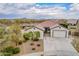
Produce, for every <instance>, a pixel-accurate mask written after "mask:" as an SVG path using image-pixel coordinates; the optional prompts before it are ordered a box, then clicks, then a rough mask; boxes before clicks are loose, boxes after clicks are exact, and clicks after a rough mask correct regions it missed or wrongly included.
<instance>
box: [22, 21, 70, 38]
mask: <svg viewBox="0 0 79 59" xmlns="http://www.w3.org/2000/svg"><path fill="white" fill-rule="evenodd" d="M30 31H39V32H40V38H41V39H43V38H44V37H47V36H49V37H57V38H59V37H61V38H68V32H69V30H68V29H66V28H64V27H62V26H60V25H59V24H58V23H57V22H55V21H44V22H42V23H40V24H38V25H35V26H33V27H31V28H28V29H24V30H23V32H24V33H25V32H30Z"/></svg>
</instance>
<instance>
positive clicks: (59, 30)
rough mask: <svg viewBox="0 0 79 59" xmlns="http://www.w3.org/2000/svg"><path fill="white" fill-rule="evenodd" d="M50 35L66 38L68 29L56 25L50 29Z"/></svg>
mask: <svg viewBox="0 0 79 59" xmlns="http://www.w3.org/2000/svg"><path fill="white" fill-rule="evenodd" d="M51 36H52V37H58V38H60V37H61V38H67V37H68V30H67V29H65V28H63V27H61V26H57V27H55V28H52V29H51Z"/></svg>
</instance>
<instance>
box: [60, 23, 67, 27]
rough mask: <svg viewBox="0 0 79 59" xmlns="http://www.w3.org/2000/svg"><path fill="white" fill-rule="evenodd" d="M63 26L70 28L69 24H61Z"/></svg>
mask: <svg viewBox="0 0 79 59" xmlns="http://www.w3.org/2000/svg"><path fill="white" fill-rule="evenodd" d="M60 25H61V26H63V27H65V28H68V24H60Z"/></svg>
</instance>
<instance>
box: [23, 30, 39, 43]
mask: <svg viewBox="0 0 79 59" xmlns="http://www.w3.org/2000/svg"><path fill="white" fill-rule="evenodd" d="M23 37H24V38H25V40H26V41H27V40H33V41H38V40H39V37H40V32H39V31H34V32H28V33H24V35H23Z"/></svg>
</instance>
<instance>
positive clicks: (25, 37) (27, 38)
mask: <svg viewBox="0 0 79 59" xmlns="http://www.w3.org/2000/svg"><path fill="white" fill-rule="evenodd" d="M23 37H24V39H25V41H27V40H29V35H28V33H24V35H23Z"/></svg>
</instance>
